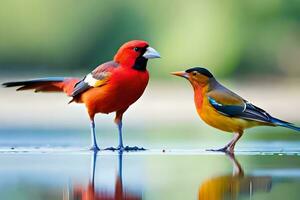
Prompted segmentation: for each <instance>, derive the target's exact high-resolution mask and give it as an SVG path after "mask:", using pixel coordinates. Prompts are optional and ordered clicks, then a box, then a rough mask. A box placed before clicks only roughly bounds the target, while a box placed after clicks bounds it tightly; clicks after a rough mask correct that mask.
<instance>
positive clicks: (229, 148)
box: [208, 133, 243, 154]
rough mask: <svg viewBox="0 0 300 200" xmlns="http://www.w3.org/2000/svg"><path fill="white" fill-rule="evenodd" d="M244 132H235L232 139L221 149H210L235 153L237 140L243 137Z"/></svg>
mask: <svg viewBox="0 0 300 200" xmlns="http://www.w3.org/2000/svg"><path fill="white" fill-rule="evenodd" d="M242 135H243V133H235V134H234V136H233V138H232V140H231V141H230V142H229V143H228V144H227V145H226V146H225V147H223V148H221V149H209V150H208V151H221V152H226V153H230V154H233V153H234V147H235V144H236V143H237V141H238V140H239V139H240V138H241V137H242Z"/></svg>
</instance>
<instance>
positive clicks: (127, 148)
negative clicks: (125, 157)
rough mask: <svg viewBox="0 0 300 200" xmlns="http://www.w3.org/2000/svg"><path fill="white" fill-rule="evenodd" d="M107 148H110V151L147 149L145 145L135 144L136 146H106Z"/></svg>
mask: <svg viewBox="0 0 300 200" xmlns="http://www.w3.org/2000/svg"><path fill="white" fill-rule="evenodd" d="M105 150H109V151H145V150H146V149H145V148H143V147H137V146H134V147H129V146H126V147H109V148H106V149H105Z"/></svg>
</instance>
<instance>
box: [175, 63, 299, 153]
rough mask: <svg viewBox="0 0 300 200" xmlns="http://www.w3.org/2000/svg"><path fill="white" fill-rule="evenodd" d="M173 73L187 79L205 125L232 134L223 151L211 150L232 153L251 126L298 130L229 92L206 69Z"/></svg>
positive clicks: (197, 68) (191, 69)
mask: <svg viewBox="0 0 300 200" xmlns="http://www.w3.org/2000/svg"><path fill="white" fill-rule="evenodd" d="M172 74H173V75H176V76H180V77H183V78H186V79H187V80H189V82H190V83H191V84H192V86H193V89H194V101H195V105H196V109H197V112H198V114H199V116H200V117H201V118H202V120H203V121H204V122H206V123H207V124H208V125H210V126H212V127H215V128H217V129H220V130H222V131H226V132H231V133H234V137H233V139H232V140H231V141H230V142H229V143H228V144H227V145H226V146H225V147H224V148H221V149H217V150H213V151H223V152H229V153H233V152H234V146H235V144H236V142H237V141H238V140H239V139H240V138H241V136H242V135H243V133H244V130H245V129H247V128H251V127H254V126H263V125H265V126H282V127H286V128H290V129H294V130H296V131H300V128H299V127H296V126H294V125H293V124H291V123H289V122H285V121H282V120H280V119H276V118H274V117H272V116H271V115H270V114H268V113H267V112H266V111H264V110H263V109H261V108H259V107H257V106H255V105H253V104H251V103H250V102H248V101H246V100H245V99H243V98H242V97H240V96H239V95H237V94H235V93H234V92H232V91H230V90H229V89H227V88H226V87H224V86H223V85H221V84H220V83H219V82H218V81H217V80H216V79H215V78H214V76H213V75H212V74H211V73H210V72H209V71H208V70H207V69H205V68H201V67H194V68H190V69H188V70H186V71H180V72H173V73H172Z"/></svg>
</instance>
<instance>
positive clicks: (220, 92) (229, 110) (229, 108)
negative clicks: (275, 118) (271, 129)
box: [207, 84, 272, 123]
mask: <svg viewBox="0 0 300 200" xmlns="http://www.w3.org/2000/svg"><path fill="white" fill-rule="evenodd" d="M207 98H208V100H209V103H210V104H211V105H212V106H213V107H214V108H215V109H216V110H217V111H218V112H219V113H220V114H223V115H225V116H229V117H236V118H242V119H247V120H252V121H258V122H264V123H272V117H271V116H270V115H269V114H268V113H267V112H266V111H264V110H263V109H261V108H259V107H257V106H255V105H253V104H251V103H249V102H248V101H246V100H244V99H243V98H242V97H240V96H238V95H237V94H235V93H234V92H232V91H230V90H228V89H227V88H225V87H224V86H222V85H220V84H219V85H217V87H216V88H214V89H212V90H211V91H209V92H208V93H207Z"/></svg>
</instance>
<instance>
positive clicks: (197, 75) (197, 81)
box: [171, 67, 214, 87]
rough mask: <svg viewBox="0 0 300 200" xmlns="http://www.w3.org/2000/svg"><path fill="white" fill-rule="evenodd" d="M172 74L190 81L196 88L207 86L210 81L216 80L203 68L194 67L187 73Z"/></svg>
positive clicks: (186, 71)
mask: <svg viewBox="0 0 300 200" xmlns="http://www.w3.org/2000/svg"><path fill="white" fill-rule="evenodd" d="M171 74H172V75H175V76H180V77H183V78H186V79H188V80H189V81H190V83H191V84H192V85H193V86H194V87H195V86H201V87H203V86H206V85H207V84H209V80H211V79H213V78H214V76H213V75H212V73H210V72H209V71H208V70H207V69H205V68H202V67H193V68H190V69H187V70H185V71H178V72H172V73H171Z"/></svg>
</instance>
